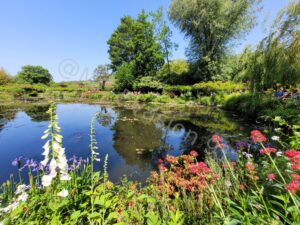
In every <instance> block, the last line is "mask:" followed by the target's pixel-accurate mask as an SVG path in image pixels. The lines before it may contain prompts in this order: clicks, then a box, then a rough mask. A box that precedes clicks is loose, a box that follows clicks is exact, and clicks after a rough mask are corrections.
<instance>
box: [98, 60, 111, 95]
mask: <svg viewBox="0 0 300 225" xmlns="http://www.w3.org/2000/svg"><path fill="white" fill-rule="evenodd" d="M110 75H111V73H110V72H109V65H99V66H97V68H96V69H95V70H94V80H95V81H97V82H99V84H100V89H101V90H105V84H106V82H107V81H108V79H109V77H110Z"/></svg>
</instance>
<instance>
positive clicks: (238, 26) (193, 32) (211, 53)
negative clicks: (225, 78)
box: [169, 0, 258, 81]
mask: <svg viewBox="0 0 300 225" xmlns="http://www.w3.org/2000/svg"><path fill="white" fill-rule="evenodd" d="M257 2H258V1H257V0H237V1H232V0H226V1H219V0H195V1H190V0H173V1H172V3H171V6H170V9H169V15H170V19H171V21H172V22H173V23H174V24H175V25H176V26H177V27H179V29H180V30H181V31H182V32H183V33H184V34H185V36H186V37H188V38H189V39H190V47H189V50H188V55H189V57H190V59H191V60H192V61H193V62H196V67H195V70H194V71H193V72H194V73H195V74H196V76H197V79H198V81H203V80H204V81H205V80H210V79H211V78H212V76H213V75H214V74H216V72H217V71H218V60H219V59H220V58H221V56H223V55H224V53H225V50H226V48H227V47H228V46H229V44H230V43H232V41H233V40H234V39H236V38H237V37H239V36H240V35H241V34H244V33H246V32H247V31H249V30H250V28H252V27H253V25H254V8H255V7H254V6H255V5H256V3H257Z"/></svg>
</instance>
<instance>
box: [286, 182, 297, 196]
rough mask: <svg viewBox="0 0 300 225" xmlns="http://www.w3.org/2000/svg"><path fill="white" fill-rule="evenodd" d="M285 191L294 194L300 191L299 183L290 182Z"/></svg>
mask: <svg viewBox="0 0 300 225" xmlns="http://www.w3.org/2000/svg"><path fill="white" fill-rule="evenodd" d="M286 189H287V190H288V191H290V192H292V193H294V194H295V193H296V192H297V191H298V190H299V189H300V182H299V181H292V182H291V183H289V184H288V185H287V186H286Z"/></svg>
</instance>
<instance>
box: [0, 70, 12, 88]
mask: <svg viewBox="0 0 300 225" xmlns="http://www.w3.org/2000/svg"><path fill="white" fill-rule="evenodd" d="M11 80H12V78H11V76H10V75H9V74H8V73H7V72H6V71H5V70H4V69H3V68H0V85H5V84H7V83H9V82H11Z"/></svg>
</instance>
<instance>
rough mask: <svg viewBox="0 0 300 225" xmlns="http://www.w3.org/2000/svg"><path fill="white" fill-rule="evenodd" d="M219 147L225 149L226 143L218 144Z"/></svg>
mask: <svg viewBox="0 0 300 225" xmlns="http://www.w3.org/2000/svg"><path fill="white" fill-rule="evenodd" d="M217 148H221V149H224V148H225V145H224V144H218V145H217Z"/></svg>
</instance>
